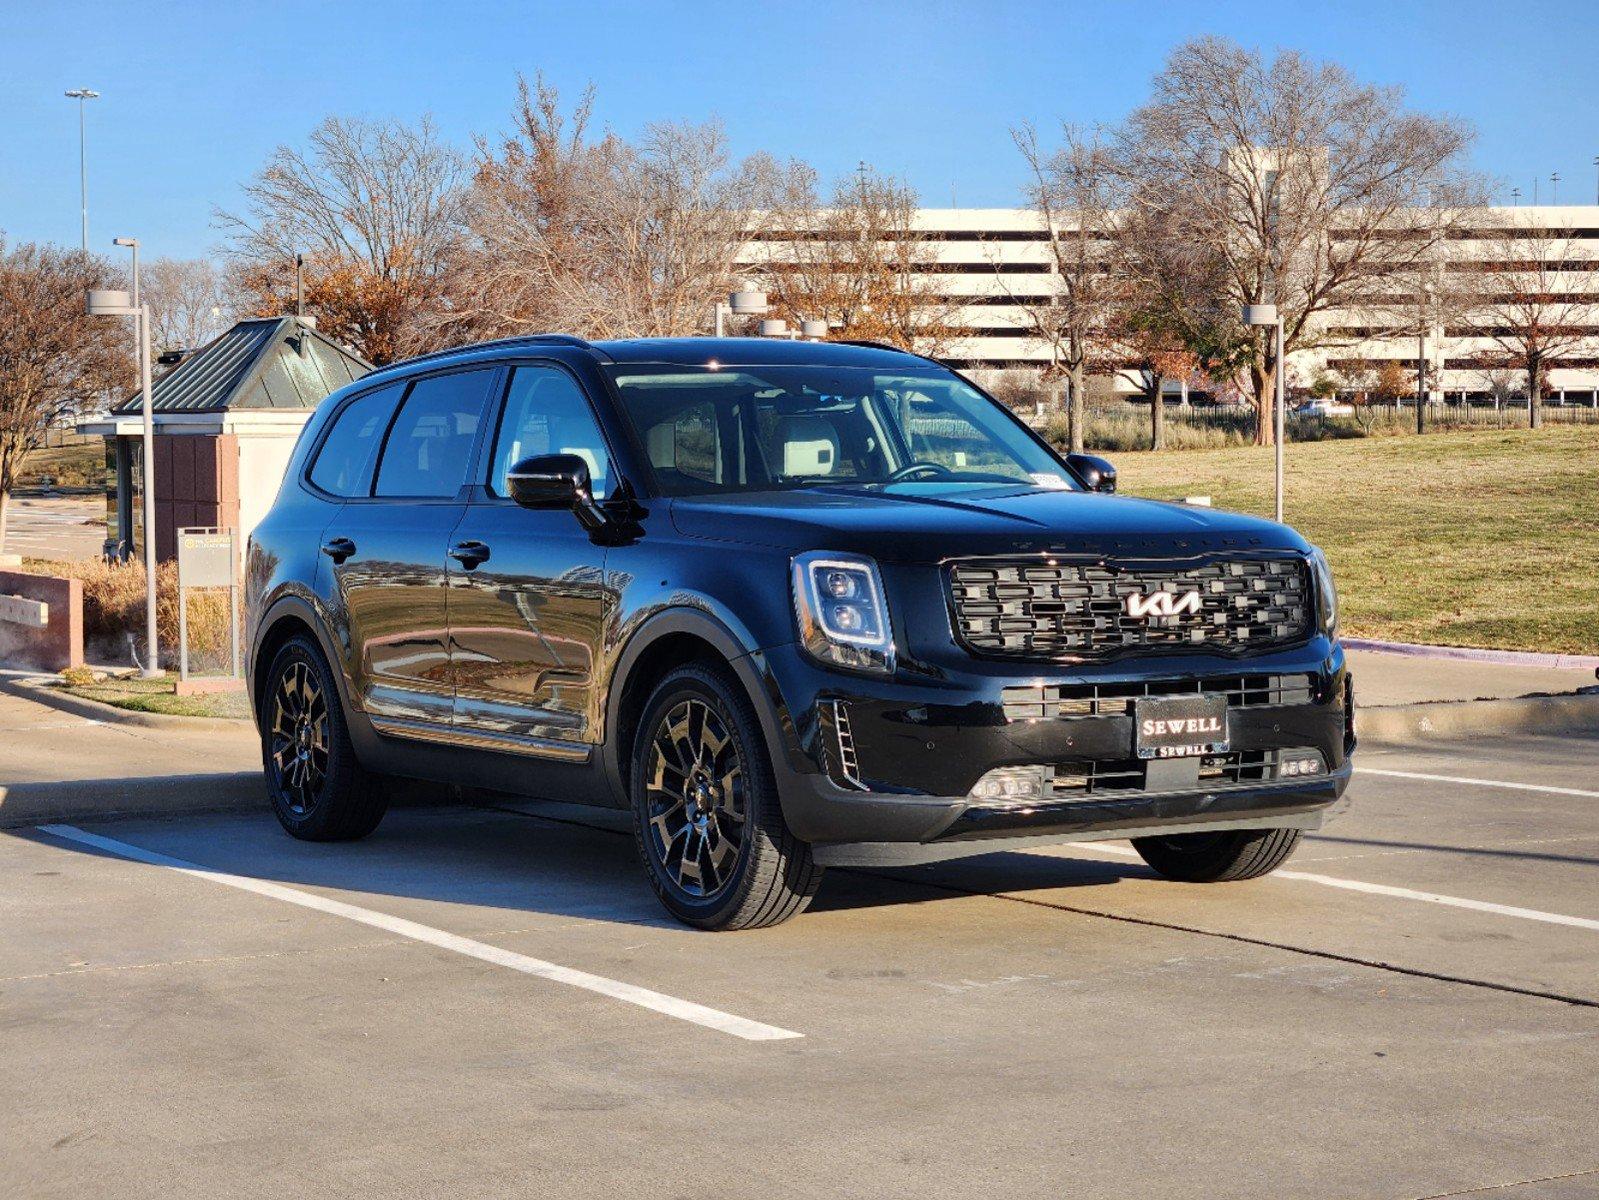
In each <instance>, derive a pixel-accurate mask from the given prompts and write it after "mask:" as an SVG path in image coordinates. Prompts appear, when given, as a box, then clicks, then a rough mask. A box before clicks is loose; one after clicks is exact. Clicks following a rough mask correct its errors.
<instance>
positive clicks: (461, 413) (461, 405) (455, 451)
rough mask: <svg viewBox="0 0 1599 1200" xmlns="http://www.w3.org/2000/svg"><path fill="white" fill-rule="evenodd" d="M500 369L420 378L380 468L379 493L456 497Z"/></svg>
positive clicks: (385, 445)
mask: <svg viewBox="0 0 1599 1200" xmlns="http://www.w3.org/2000/svg"><path fill="white" fill-rule="evenodd" d="M497 374H498V371H497V370H496V369H494V368H488V369H485V370H478V371H456V372H454V373H452V374H449V375H433V376H429V377H428V378H426V379H421V380H418V381H417V382H416V383H415V384H413V385H412V387H411V392H410V394H409V395H408V396H406V398H405V403H404V404H403V405H402V406H401V407H400V415H399V416H397V417H396V418H395V419H394V425H393V427H392V428H391V429H390V430H389V436H388V439H387V440H386V441H385V442H384V443H383V457H382V460H381V461H380V462H379V464H378V476H377V487H376V488H375V489H374V490H373V495H376V496H389V497H398V496H405V497H409V498H413V499H451V498H453V497H454V496H455V495H456V493H457V492H459V491H460V490H461V485H462V484H463V483H465V482H466V472H467V468H468V467H469V466H470V465H471V461H472V447H473V446H474V445H475V444H476V442H477V431H478V424H479V423H480V422H481V421H482V420H483V407H484V404H485V402H486V401H487V400H488V394H489V385H490V384H492V383H493V381H494V378H495V376H496V375H497Z"/></svg>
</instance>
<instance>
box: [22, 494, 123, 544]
mask: <svg viewBox="0 0 1599 1200" xmlns="http://www.w3.org/2000/svg"><path fill="white" fill-rule="evenodd" d="M7 524H8V528H7V531H6V549H7V550H9V551H11V552H12V553H14V554H20V555H22V556H23V557H24V558H56V559H62V558H64V559H89V558H98V557H100V554H101V552H102V551H103V550H104V549H105V536H106V534H105V499H104V497H100V496H78V495H68V496H56V495H45V496H14V497H12V500H11V512H10V514H9V520H8V522H7Z"/></svg>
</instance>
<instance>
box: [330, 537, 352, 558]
mask: <svg viewBox="0 0 1599 1200" xmlns="http://www.w3.org/2000/svg"><path fill="white" fill-rule="evenodd" d="M322 553H323V554H326V555H327V556H328V557H329V558H331V559H332V560H333V562H334V563H335V565H336V564H338V563H342V562H343V561H344V560H345V559H347V558H349V557H350V555H352V554H354V553H355V543H354V542H352V541H351V540H350V539H349V538H347V537H336V538H329V539H328V540H327V541H325V542H323V543H322Z"/></svg>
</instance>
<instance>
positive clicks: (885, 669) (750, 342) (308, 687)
mask: <svg viewBox="0 0 1599 1200" xmlns="http://www.w3.org/2000/svg"><path fill="white" fill-rule="evenodd" d="M1114 489H1115V473H1114V471H1113V470H1112V469H1111V468H1110V465H1109V464H1108V463H1105V462H1104V461H1103V460H1100V459H1096V458H1092V457H1088V456H1081V455H1074V456H1069V457H1067V458H1066V459H1064V460H1063V459H1061V458H1060V457H1058V456H1057V455H1056V454H1055V452H1054V451H1053V450H1051V449H1050V447H1049V446H1048V445H1047V444H1046V443H1044V442H1043V441H1041V440H1040V439H1039V438H1038V437H1036V436H1035V435H1034V434H1033V433H1032V431H1031V430H1029V429H1028V428H1027V426H1026V425H1024V424H1022V423H1021V422H1020V421H1018V420H1016V419H1015V418H1014V417H1012V416H1011V415H1010V413H1009V412H1008V411H1007V410H1006V409H1005V408H1004V407H1002V406H1001V405H999V404H997V403H995V402H994V401H993V400H991V399H989V398H988V397H987V396H985V395H984V394H983V393H982V392H981V391H979V390H978V389H977V388H975V387H974V386H973V385H972V384H971V383H969V382H967V381H966V380H965V379H963V378H962V377H961V376H959V375H957V374H955V373H953V372H951V371H949V370H947V369H945V368H944V367H942V366H940V365H938V364H937V363H935V362H933V361H931V360H929V359H925V358H920V357H917V356H915V355H912V354H907V353H903V352H901V351H898V350H894V349H890V348H886V347H880V346H869V345H859V344H837V343H832V344H815V343H804V342H790V341H777V340H768V339H726V340H721V339H716V340H712V339H708V338H693V339H683V340H639V341H611V342H594V343H589V342H585V341H583V340H581V339H579V338H574V337H568V336H564V335H547V336H538V337H526V338H516V339H511V340H508V341H502V342H493V343H489V344H486V345H480V346H473V347H468V348H465V349H460V350H452V351H448V352H445V353H441V354H435V355H429V356H427V357H424V358H418V359H414V360H412V361H409V362H405V363H401V364H399V365H396V366H392V367H388V368H385V369H383V370H380V371H377V372H375V373H374V374H372V375H370V376H368V377H367V378H365V379H363V380H361V381H360V382H359V383H356V384H353V385H351V386H350V387H347V388H345V389H344V390H342V391H340V392H338V393H336V394H335V395H333V396H331V397H329V398H328V400H327V401H326V402H325V403H324V404H323V405H322V406H321V408H320V409H319V410H318V412H317V413H316V415H315V417H314V418H313V419H312V420H311V422H310V423H309V424H308V426H307V427H306V430H305V432H304V434H303V436H302V437H301V439H300V442H299V445H298V446H297V448H296V449H295V452H294V456H293V458H292V460H291V462H290V466H289V469H288V474H287V478H286V480H285V482H284V484H283V488H282V492H281V494H280V495H279V497H278V499H277V502H276V504H275V506H274V507H273V509H272V511H271V512H270V514H269V515H268V516H267V517H266V518H265V519H264V520H263V521H262V522H261V524H260V526H259V527H258V528H257V529H256V530H255V533H254V535H253V537H252V539H251V543H250V548H249V555H248V563H247V591H248V607H249V625H250V635H249V650H250V655H249V663H250V691H251V697H252V701H253V704H254V709H255V712H256V715H257V720H258V723H259V725H260V729H261V749H262V756H263V759H264V762H265V768H266V776H267V781H268V786H269V789H270V793H271V799H272V805H273V808H274V809H275V810H276V812H277V815H278V818H279V820H281V821H282V823H283V825H284V827H285V828H286V829H287V830H288V831H289V832H290V833H292V834H293V835H295V836H296V837H302V838H312V839H334V838H355V837H361V836H362V835H364V834H367V833H370V832H371V831H372V829H373V828H375V827H376V825H377V824H378V821H379V820H380V819H381V818H382V816H383V811H384V807H385V804H386V801H387V794H386V784H385V777H389V776H403V777H411V778H420V779H426V780H436V781H440V782H448V783H458V784H465V785H471V786H474V787H481V788H488V789H495V790H500V791H507V792H516V793H523V794H528V795H535V796H540V797H545V798H550V799H557V800H569V801H580V802H584V803H589V804H598V805H607V806H612V807H616V808H622V809H628V810H631V812H632V818H633V827H634V830H635V832H636V834H637V841H638V848H639V853H640V856H641V857H642V859H643V862H644V866H645V869H646V871H647V872H648V875H649V880H650V883H651V884H652V885H653V887H654V888H655V890H656V892H657V893H658V894H659V896H660V898H661V900H662V902H663V903H664V904H665V905H666V907H667V908H668V909H670V910H671V911H672V912H673V913H674V914H676V915H677V916H678V917H680V918H681V919H683V920H684V921H687V922H689V923H690V924H693V925H697V926H701V927H704V928H739V927H749V926H757V925H768V924H772V923H775V922H777V921H781V920H783V919H785V918H787V917H790V916H792V915H793V914H795V913H797V912H799V911H800V910H801V909H802V908H804V906H805V904H806V903H807V901H808V900H809V898H810V896H811V895H812V894H813V893H814V892H815V890H816V886H817V882H818V879H819V877H820V875H821V871H822V868H823V867H824V866H827V865H830V864H832V865H901V864H909V863H920V862H928V861H932V860H935V859H942V858H949V857H953V856H956V855H963V854H978V853H985V852H988V851H992V850H999V849H1004V848H1015V847H1029V846H1036V845H1042V844H1048V843H1051V842H1061V841H1072V840H1090V839H1094V838H1131V839H1132V842H1133V845H1134V846H1136V847H1137V848H1138V851H1139V853H1140V854H1142V855H1143V857H1144V858H1145V860H1146V861H1147V862H1148V863H1149V864H1150V865H1151V866H1152V867H1154V868H1155V869H1156V870H1157V871H1159V872H1161V873H1162V874H1164V875H1167V876H1170V877H1172V878H1174V879H1183V880H1193V881H1208V880H1223V879H1243V878H1249V877H1252V876H1256V875H1260V874H1263V873H1265V872H1267V871H1270V870H1272V869H1273V868H1275V867H1276V866H1277V865H1278V864H1280V863H1281V862H1282V861H1283V860H1284V859H1285V858H1287V856H1288V855H1289V854H1290V853H1291V852H1292V850H1293V848H1294V846H1295V844H1296V842H1297V841H1298V840H1299V837H1300V835H1301V832H1302V831H1304V830H1307V829H1315V828H1318V827H1319V826H1320V824H1321V822H1322V821H1323V819H1324V818H1325V817H1326V816H1327V815H1328V813H1329V810H1330V809H1331V808H1333V807H1334V806H1335V805H1336V804H1337V802H1338V801H1339V798H1340V796H1341V795H1342V793H1343V791H1344V787H1345V785H1346V783H1347V781H1348V779H1349V771H1350V764H1349V756H1350V753H1351V751H1352V750H1353V748H1354V734H1353V708H1352V704H1351V693H1350V686H1349V677H1348V674H1347V672H1346V670H1345V667H1344V656H1343V651H1342V650H1341V649H1340V647H1339V645H1338V642H1337V639H1336V629H1335V602H1334V593H1333V588H1332V581H1331V579H1330V577H1329V574H1328V570H1327V565H1326V563H1325V561H1324V560H1323V559H1322V556H1321V554H1320V553H1319V552H1318V551H1316V550H1315V549H1313V548H1312V547H1311V546H1309V545H1308V544H1307V543H1306V542H1305V541H1304V540H1303V539H1302V538H1300V537H1299V536H1298V535H1297V534H1295V533H1294V532H1293V531H1292V530H1290V529H1286V528H1284V527H1282V526H1280V525H1275V524H1272V523H1270V522H1267V521H1261V520H1256V519H1252V518H1249V517H1243V516H1236V515H1232V514H1227V513H1219V512H1212V511H1210V510H1208V509H1204V508H1198V507H1191V506H1185V505H1180V504H1164V503H1156V502H1153V501H1147V500H1137V499H1128V498H1122V497H1115V496H1111V495H1107V494H1105V493H1108V492H1111V491H1114Z"/></svg>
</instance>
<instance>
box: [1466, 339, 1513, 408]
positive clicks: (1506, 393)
mask: <svg viewBox="0 0 1599 1200" xmlns="http://www.w3.org/2000/svg"><path fill="white" fill-rule="evenodd" d="M1470 362H1471V370H1472V373H1473V374H1474V375H1475V376H1476V378H1477V379H1478V380H1480V381H1481V383H1482V386H1483V387H1484V388H1485V389H1486V390H1487V392H1488V394H1489V395H1490V396H1492V397H1493V402H1494V408H1495V409H1503V408H1505V407H1507V406H1508V405H1509V404H1510V402H1511V401H1512V400H1514V399H1515V398H1516V384H1517V382H1518V381H1519V380H1520V379H1521V378H1522V377H1523V373H1522V372H1521V371H1520V370H1519V369H1518V368H1517V367H1516V366H1515V365H1514V364H1513V363H1512V362H1511V361H1510V358H1509V356H1507V355H1506V354H1505V353H1504V351H1503V350H1498V351H1495V350H1480V351H1478V352H1477V353H1476V354H1473V355H1472V356H1471V359H1470Z"/></svg>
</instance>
